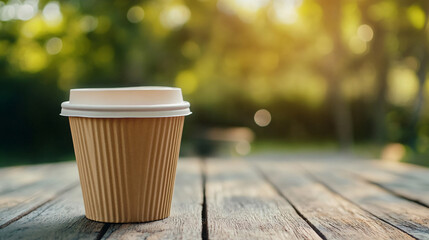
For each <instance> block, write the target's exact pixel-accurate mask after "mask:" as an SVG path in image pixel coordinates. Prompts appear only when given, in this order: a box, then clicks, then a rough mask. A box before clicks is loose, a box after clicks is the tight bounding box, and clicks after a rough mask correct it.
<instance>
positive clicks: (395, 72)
mask: <svg viewBox="0 0 429 240" xmlns="http://www.w3.org/2000/svg"><path fill="white" fill-rule="evenodd" d="M388 84H389V87H388V88H387V89H388V95H387V97H388V100H389V102H390V103H392V104H395V105H397V106H407V105H409V104H412V102H413V100H414V99H415V97H416V94H417V91H418V88H419V83H418V79H417V75H416V73H415V72H414V71H413V70H411V69H409V68H406V67H394V68H393V69H392V70H391V71H390V72H389V76H388Z"/></svg>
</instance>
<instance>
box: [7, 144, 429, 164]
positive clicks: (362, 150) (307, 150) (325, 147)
mask: <svg viewBox="0 0 429 240" xmlns="http://www.w3.org/2000/svg"><path fill="white" fill-rule="evenodd" d="M182 145H183V146H182V149H181V157H182V156H183V157H186V156H188V155H189V154H192V151H191V150H190V149H191V148H193V146H192V145H193V143H190V142H184V143H183V144H182ZM251 149H252V150H251V153H250V156H252V155H267V156H270V155H282V154H284V155H294V154H297V155H300V154H303V155H305V154H313V155H314V154H333V155H336V154H338V155H339V154H347V155H352V156H354V157H356V158H360V159H380V157H381V153H382V151H383V146H379V145H374V144H371V143H366V142H358V143H356V144H354V145H353V147H352V148H351V149H350V151H347V152H340V151H338V149H339V146H338V144H337V143H336V142H333V141H318V142H316V141H315V142H309V141H294V142H290V141H284V140H259V141H255V142H253V143H252V145H251ZM222 157H228V156H226V155H222ZM74 160H75V157H74V155H73V154H68V155H63V156H57V157H55V156H51V157H50V156H45V157H34V156H28V154H27V155H26V154H21V155H12V154H5V153H0V167H8V166H18V165H29V164H40V163H54V162H64V161H74ZM401 162H406V163H411V164H416V165H420V166H425V167H429V154H426V153H416V152H413V151H412V150H410V149H409V148H408V149H407V151H406V154H405V156H404V157H403V158H402V159H401Z"/></svg>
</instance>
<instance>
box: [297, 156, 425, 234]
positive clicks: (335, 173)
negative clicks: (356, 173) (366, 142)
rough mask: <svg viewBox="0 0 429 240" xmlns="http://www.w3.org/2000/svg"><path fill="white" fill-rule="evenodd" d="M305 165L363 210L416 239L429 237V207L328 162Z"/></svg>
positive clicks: (317, 176) (318, 177)
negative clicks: (396, 194) (390, 191)
mask: <svg viewBox="0 0 429 240" xmlns="http://www.w3.org/2000/svg"><path fill="white" fill-rule="evenodd" d="M304 167H305V168H306V169H307V170H308V171H310V172H311V174H312V175H313V176H314V177H315V178H316V179H318V180H319V181H321V182H323V183H324V184H325V185H327V186H329V188H331V189H333V190H334V191H335V192H337V193H338V194H340V195H341V196H343V197H345V198H347V199H348V200H349V201H351V202H353V203H355V204H356V205H358V206H360V207H361V208H362V209H365V210H366V211H368V212H370V213H371V214H373V215H375V216H377V217H379V218H381V219H383V220H385V221H386V222H388V223H390V224H392V225H394V226H396V227H398V228H399V229H402V230H403V231H405V232H407V233H409V234H410V235H412V236H414V237H416V238H421V239H429V208H426V207H423V206H421V205H419V204H416V203H413V202H410V201H407V200H405V199H402V198H399V197H397V196H395V195H392V194H390V193H389V192H386V191H385V190H383V189H381V188H379V187H377V186H375V185H373V184H370V183H368V182H365V181H361V179H356V178H354V177H353V176H351V175H350V174H347V172H345V171H342V170H338V169H336V168H333V167H331V166H330V165H329V164H326V163H325V164H315V163H312V164H310V165H309V164H304Z"/></svg>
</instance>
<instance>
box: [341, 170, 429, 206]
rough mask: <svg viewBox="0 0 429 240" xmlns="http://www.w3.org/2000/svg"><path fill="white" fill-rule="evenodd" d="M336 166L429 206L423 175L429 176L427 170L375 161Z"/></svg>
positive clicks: (428, 194) (428, 182) (426, 181)
mask: <svg viewBox="0 0 429 240" xmlns="http://www.w3.org/2000/svg"><path fill="white" fill-rule="evenodd" d="M337 167H338V168H342V169H345V170H347V171H350V172H353V173H354V174H356V175H357V176H360V177H362V178H364V179H367V180H368V181H371V182H374V183H376V184H378V185H380V186H381V187H383V188H385V189H388V190H390V191H392V192H393V193H395V194H397V195H400V196H403V197H405V198H408V199H412V200H414V201H417V202H421V203H423V204H425V205H426V206H429V181H428V180H427V177H426V176H425V175H427V176H429V170H426V169H423V168H418V167H412V166H409V165H408V164H401V163H396V164H394V163H383V162H376V161H359V162H357V161H356V162H349V163H339V164H338V165H337ZM401 168H402V169H401ZM417 169H418V170H417Z"/></svg>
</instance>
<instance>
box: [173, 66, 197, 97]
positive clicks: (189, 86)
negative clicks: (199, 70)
mask: <svg viewBox="0 0 429 240" xmlns="http://www.w3.org/2000/svg"><path fill="white" fill-rule="evenodd" d="M175 83H176V86H177V87H179V88H181V89H182V92H183V94H191V93H193V92H194V91H195V90H196V89H197V87H198V81H197V77H196V76H195V74H194V73H193V72H192V71H190V70H185V71H182V72H180V73H179V74H178V75H177V77H176V81H175Z"/></svg>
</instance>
